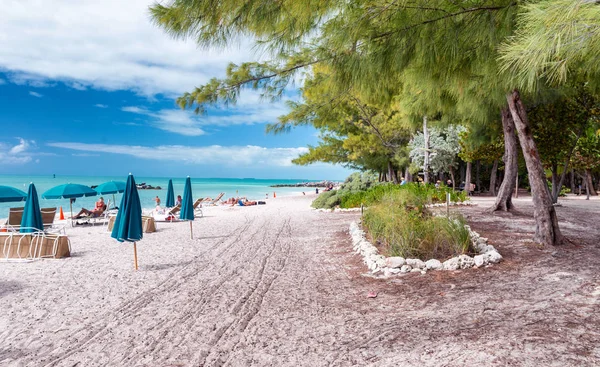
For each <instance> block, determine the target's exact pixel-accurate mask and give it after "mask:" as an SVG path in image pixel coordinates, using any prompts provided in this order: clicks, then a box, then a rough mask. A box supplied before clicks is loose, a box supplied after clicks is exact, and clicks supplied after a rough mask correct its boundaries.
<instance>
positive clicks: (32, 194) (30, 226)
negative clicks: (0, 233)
mask: <svg viewBox="0 0 600 367" xmlns="http://www.w3.org/2000/svg"><path fill="white" fill-rule="evenodd" d="M43 230H44V222H42V212H41V211H40V201H39V199H38V195H37V190H36V189H35V185H34V184H33V183H30V184H29V191H28V192H27V201H26V202H25V207H24V208H23V219H21V229H20V230H19V232H21V233H31V232H36V231H43Z"/></svg>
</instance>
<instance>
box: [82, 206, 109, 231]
mask: <svg viewBox="0 0 600 367" xmlns="http://www.w3.org/2000/svg"><path fill="white" fill-rule="evenodd" d="M107 208H108V206H107V205H106V204H104V206H103V207H102V209H103V210H102V212H100V213H90V214H89V215H82V216H80V217H79V218H77V217H75V218H76V219H77V221H76V222H75V223H76V224H79V225H85V224H91V225H93V226H94V225H96V224H104V223H105V220H108V216H107V215H106V211H107V210H106V209H107Z"/></svg>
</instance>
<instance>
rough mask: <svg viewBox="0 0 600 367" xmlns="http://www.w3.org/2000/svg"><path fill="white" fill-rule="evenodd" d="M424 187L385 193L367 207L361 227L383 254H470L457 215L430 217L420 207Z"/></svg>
mask: <svg viewBox="0 0 600 367" xmlns="http://www.w3.org/2000/svg"><path fill="white" fill-rule="evenodd" d="M423 192H426V191H425V190H423V191H419V190H400V191H396V192H390V193H387V194H385V195H384V196H383V197H382V198H381V200H380V201H379V202H377V203H374V204H372V205H371V206H369V208H368V210H366V211H365V214H364V217H363V226H364V227H365V228H366V229H367V230H368V232H369V233H370V235H371V236H372V238H373V241H374V242H377V243H379V244H381V245H383V246H384V251H382V252H383V253H384V254H385V255H387V256H402V257H406V258H419V259H422V260H428V259H431V258H435V259H445V258H449V257H452V256H456V255H460V254H465V253H472V252H473V249H472V248H471V241H470V237H469V231H468V230H467V229H466V228H465V227H464V224H465V221H464V219H463V218H462V217H461V216H457V217H455V218H452V219H448V218H446V217H434V216H432V215H431V214H430V213H429V211H427V210H426V209H425V208H424V205H425V204H427V203H428V202H429V197H428V196H425V195H423Z"/></svg>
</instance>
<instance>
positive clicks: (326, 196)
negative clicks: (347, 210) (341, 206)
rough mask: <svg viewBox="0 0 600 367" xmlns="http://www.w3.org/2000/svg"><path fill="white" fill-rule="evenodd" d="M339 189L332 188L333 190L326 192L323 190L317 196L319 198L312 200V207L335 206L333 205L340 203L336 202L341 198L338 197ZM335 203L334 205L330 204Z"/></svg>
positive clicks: (328, 207)
mask: <svg viewBox="0 0 600 367" xmlns="http://www.w3.org/2000/svg"><path fill="white" fill-rule="evenodd" d="M337 191H338V190H331V191H326V192H322V193H321V194H320V195H319V196H317V198H316V199H315V200H314V201H313V202H312V207H313V208H317V209H319V208H327V209H330V208H333V206H335V205H338V204H335V202H336V201H337V200H339V197H338V195H337V194H338V192H337ZM331 204H333V206H329V205H331Z"/></svg>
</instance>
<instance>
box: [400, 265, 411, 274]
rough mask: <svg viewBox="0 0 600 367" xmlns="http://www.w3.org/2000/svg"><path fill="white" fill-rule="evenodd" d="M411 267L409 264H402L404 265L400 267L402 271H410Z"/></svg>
mask: <svg viewBox="0 0 600 367" xmlns="http://www.w3.org/2000/svg"><path fill="white" fill-rule="evenodd" d="M411 269H412V268H411V267H410V266H409V265H402V267H401V268H400V272H401V273H408V272H409V271H411Z"/></svg>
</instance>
